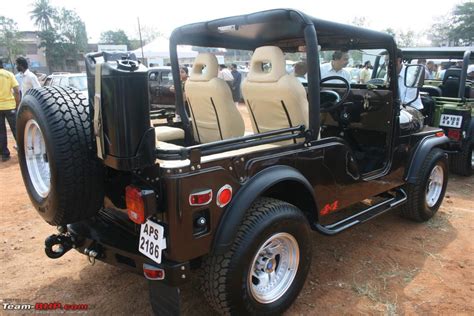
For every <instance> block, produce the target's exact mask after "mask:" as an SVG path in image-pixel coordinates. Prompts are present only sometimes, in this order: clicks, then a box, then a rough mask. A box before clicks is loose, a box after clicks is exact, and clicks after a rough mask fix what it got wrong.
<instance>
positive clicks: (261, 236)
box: [200, 197, 311, 315]
mask: <svg viewBox="0 0 474 316" xmlns="http://www.w3.org/2000/svg"><path fill="white" fill-rule="evenodd" d="M277 233H288V234H290V235H291V236H293V237H294V238H295V240H296V241H297V244H298V247H299V264H298V268H297V273H296V275H295V277H294V279H293V281H292V283H291V285H290V286H289V288H288V289H287V290H286V292H284V294H283V295H282V296H281V297H280V298H278V299H277V300H276V301H274V302H271V303H269V304H262V303H259V302H258V301H256V300H255V299H254V297H253V296H252V294H251V291H250V290H249V287H248V283H247V278H248V273H249V268H250V265H251V264H252V261H253V258H254V256H255V255H256V253H257V251H258V250H259V249H260V247H261V246H262V245H263V243H264V242H265V241H266V240H267V239H268V238H269V237H270V236H274V235H275V234H277ZM310 265H311V239H310V228H309V225H308V223H307V219H306V217H305V216H304V215H303V213H302V212H301V211H300V210H299V209H298V208H297V207H295V206H294V205H291V204H289V203H286V202H283V201H280V200H276V199H273V198H266V197H265V198H260V199H258V200H257V201H255V203H254V204H253V205H252V206H251V207H250V208H249V209H248V210H247V212H246V214H245V216H244V219H243V221H242V223H241V224H240V226H239V230H238V233H237V235H236V237H235V240H234V241H233V244H232V245H231V247H230V249H229V250H228V251H227V252H226V253H224V254H220V255H209V256H208V257H207V258H206V259H205V260H204V262H203V266H202V270H201V274H200V277H201V285H202V290H203V293H204V296H205V298H206V300H207V301H208V302H209V304H210V305H211V307H212V308H213V309H214V310H215V311H216V312H218V313H220V314H224V315H279V314H281V313H282V312H283V311H285V310H286V309H287V308H288V307H289V306H290V305H291V304H292V303H293V301H294V300H295V299H296V297H297V296H298V294H299V292H300V290H301V288H302V287H303V284H304V282H305V279H306V276H307V274H308V271H309V267H310Z"/></svg>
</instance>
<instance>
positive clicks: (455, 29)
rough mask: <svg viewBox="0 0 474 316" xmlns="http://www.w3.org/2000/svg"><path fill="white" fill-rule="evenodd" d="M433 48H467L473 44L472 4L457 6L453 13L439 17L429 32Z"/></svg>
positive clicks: (473, 4)
mask: <svg viewBox="0 0 474 316" xmlns="http://www.w3.org/2000/svg"><path fill="white" fill-rule="evenodd" d="M430 39H431V42H432V45H433V46H446V45H448V46H469V45H472V44H473V43H474V2H472V1H466V2H464V3H461V4H457V5H456V6H455V7H454V9H453V11H452V12H451V13H450V14H448V15H445V16H443V17H439V18H438V19H437V22H436V23H434V24H433V25H432V27H431V31H430Z"/></svg>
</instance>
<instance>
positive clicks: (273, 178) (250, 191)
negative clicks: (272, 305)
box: [212, 165, 318, 253]
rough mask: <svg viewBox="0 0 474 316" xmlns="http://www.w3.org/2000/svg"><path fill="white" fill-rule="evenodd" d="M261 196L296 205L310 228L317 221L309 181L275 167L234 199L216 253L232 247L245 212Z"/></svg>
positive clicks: (214, 248) (224, 217)
mask: <svg viewBox="0 0 474 316" xmlns="http://www.w3.org/2000/svg"><path fill="white" fill-rule="evenodd" d="M262 196H266V197H273V198H277V199H279V200H282V201H285V202H288V203H291V204H293V205H295V206H296V207H298V208H299V209H300V210H301V211H302V212H303V213H304V215H305V216H306V218H307V219H308V222H309V223H310V225H311V223H312V222H314V221H316V220H317V214H318V212H317V203H316V199H315V195H314V190H313V188H312V186H311V184H310V183H309V181H308V180H307V179H306V178H305V177H304V176H303V175H302V174H301V173H300V172H299V171H298V170H296V169H294V168H292V167H289V166H284V165H277V166H272V167H269V168H266V169H264V170H262V171H260V172H258V173H257V174H256V175H254V176H253V177H252V178H251V179H250V180H249V181H248V182H247V183H246V184H245V185H244V186H243V187H242V188H241V189H240V190H239V191H238V192H237V194H236V195H235V196H234V198H233V199H232V202H231V203H230V204H229V206H228V207H227V209H226V211H225V213H224V214H223V215H222V217H221V219H220V222H219V225H218V227H217V230H216V234H215V236H214V241H213V246H212V251H213V252H214V253H223V252H224V251H226V250H227V249H228V247H230V245H231V244H232V241H233V239H234V238H235V235H236V234H237V230H238V226H239V225H240V223H241V222H242V219H243V217H244V215H245V212H246V211H247V209H248V208H249V207H250V206H251V205H252V204H253V203H254V201H255V200H256V199H258V198H259V197H262ZM311 226H312V225H311Z"/></svg>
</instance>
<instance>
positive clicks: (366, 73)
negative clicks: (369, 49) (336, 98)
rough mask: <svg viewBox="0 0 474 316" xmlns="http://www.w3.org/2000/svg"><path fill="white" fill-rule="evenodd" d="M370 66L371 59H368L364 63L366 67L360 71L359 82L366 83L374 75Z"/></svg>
mask: <svg viewBox="0 0 474 316" xmlns="http://www.w3.org/2000/svg"><path fill="white" fill-rule="evenodd" d="M370 68H371V64H370V61H369V60H367V61H366V62H365V63H364V68H362V70H361V71H360V73H359V83H360V84H366V83H367V81H369V80H370V77H371V76H372V71H371V70H370Z"/></svg>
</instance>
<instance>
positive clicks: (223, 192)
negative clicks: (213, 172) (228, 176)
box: [217, 184, 232, 207]
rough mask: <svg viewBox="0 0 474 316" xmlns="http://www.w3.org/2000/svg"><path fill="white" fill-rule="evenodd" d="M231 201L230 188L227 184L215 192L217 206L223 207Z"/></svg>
mask: <svg viewBox="0 0 474 316" xmlns="http://www.w3.org/2000/svg"><path fill="white" fill-rule="evenodd" d="M231 200H232V187H231V186H230V185H228V184H226V185H224V186H223V187H222V188H220V189H219V192H217V205H218V206H219V207H224V206H226V205H227V204H229V202H230V201H231Z"/></svg>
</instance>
